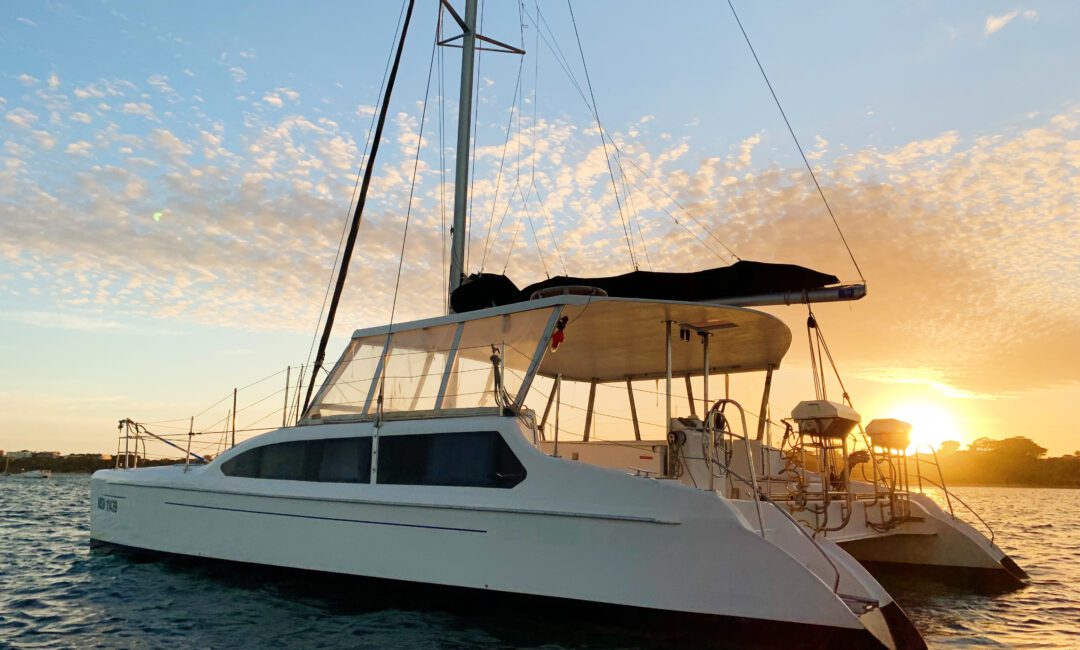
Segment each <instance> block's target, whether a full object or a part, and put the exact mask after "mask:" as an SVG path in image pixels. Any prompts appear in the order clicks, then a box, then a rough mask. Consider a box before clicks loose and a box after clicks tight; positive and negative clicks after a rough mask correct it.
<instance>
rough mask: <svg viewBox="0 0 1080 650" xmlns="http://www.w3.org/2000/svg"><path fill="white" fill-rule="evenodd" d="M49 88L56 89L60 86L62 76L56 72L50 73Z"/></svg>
mask: <svg viewBox="0 0 1080 650" xmlns="http://www.w3.org/2000/svg"><path fill="white" fill-rule="evenodd" d="M48 84H49V88H52V89H53V90H56V89H57V88H59V87H60V77H59V75H57V74H56V73H55V72H53V73H50V74H49V81H48Z"/></svg>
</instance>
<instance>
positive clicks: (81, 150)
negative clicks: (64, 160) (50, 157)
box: [65, 140, 94, 156]
mask: <svg viewBox="0 0 1080 650" xmlns="http://www.w3.org/2000/svg"><path fill="white" fill-rule="evenodd" d="M93 149H94V145H92V144H90V143H89V142H87V141H86V140H80V141H79V142H72V143H71V144H69V145H68V146H67V149H65V151H66V152H67V153H69V154H72V155H75V156H89V155H90V152H91V151H93Z"/></svg>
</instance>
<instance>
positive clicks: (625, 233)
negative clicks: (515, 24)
mask: <svg viewBox="0 0 1080 650" xmlns="http://www.w3.org/2000/svg"><path fill="white" fill-rule="evenodd" d="M566 7H567V8H568V9H569V10H570V21H571V22H572V23H573V24H574V37H575V38H576V39H577V46H578V53H579V54H580V55H581V67H582V68H583V69H584V70H585V83H586V85H587V86H588V87H589V97H590V98H592V113H593V116H594V117H595V118H596V126H597V130H599V131H600V143H601V144H602V145H603V148H604V162H605V163H607V168H608V175H609V176H611V190H612V191H613V192H614V193H615V205H616V206H617V207H618V209H619V221H620V222H621V223H622V228H623V237H625V238H626V248H627V249H629V251H630V263H631V264H633V266H634V270H635V271H637V270H638V263H637V258H636V257H635V256H634V244H633V242H631V241H630V231H629V230H628V229H627V225H626V215H625V214H624V213H623V206H622V201H621V200H620V199H619V187H618V184H617V183H616V182H615V170H614V169H612V167H611V155H610V154H609V153H608V146H607V138H606V137H605V136H604V129H603V127H602V126H601V124H600V109H599V108H598V107H597V105H596V94H595V93H593V87H592V79H591V78H590V77H589V66H588V64H587V63H585V49H584V48H583V47H582V46H581V34H580V33H579V32H578V27H577V19H576V18H574V5H573V4H572V3H571V2H570V0H566Z"/></svg>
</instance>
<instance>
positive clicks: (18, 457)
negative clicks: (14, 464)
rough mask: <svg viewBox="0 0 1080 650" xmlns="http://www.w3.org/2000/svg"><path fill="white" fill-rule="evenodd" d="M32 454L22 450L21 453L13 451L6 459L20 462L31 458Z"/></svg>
mask: <svg viewBox="0 0 1080 650" xmlns="http://www.w3.org/2000/svg"><path fill="white" fill-rule="evenodd" d="M33 455H34V452H32V451H27V450H25V449H23V450H22V451H13V452H11V453H9V454H8V458H10V459H11V460H22V459H23V458H31V457H33Z"/></svg>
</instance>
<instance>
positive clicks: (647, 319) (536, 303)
mask: <svg viewBox="0 0 1080 650" xmlns="http://www.w3.org/2000/svg"><path fill="white" fill-rule="evenodd" d="M669 324H670V328H671V340H672V343H671V352H672V354H671V372H672V375H673V376H676V377H682V376H687V375H690V376H700V375H702V374H703V373H704V371H705V366H704V360H705V346H704V344H703V343H702V339H703V337H704V336H707V337H708V339H709V346H708V358H709V371H710V372H711V373H728V372H749V371H754V370H764V369H767V368H770V367H772V368H776V367H778V366H779V365H780V361H781V359H783V356H784V354H785V353H786V352H787V349H788V346H789V345H790V344H791V331H790V330H789V329H788V328H787V326H786V325H784V323H783V322H781V321H780V320H779V319H778V318H776V317H774V316H771V315H769V314H765V313H763V312H759V311H754V310H750V309H744V308H740V307H728V306H716V305H707V304H701V303H688V302H675V301H657V300H638V299H628V298H609V297H598V296H575V295H566V296H553V297H550V298H543V299H539V300H531V301H527V302H522V303H515V304H510V305H503V306H500V307H493V308H489V309H481V310H476V311H471V312H467V313H464V314H450V315H448V316H441V317H438V318H431V319H427V320H421V321H413V322H409V323H398V324H394V325H392V326H389V325H383V326H380V327H373V328H368V329H361V330H357V331H356V332H355V333H354V334H353V338H352V341H351V342H350V343H349V346H348V347H347V348H346V350H345V352H344V354H343V355H342V357H341V359H340V360H339V361H338V363H337V365H335V366H334V369H333V370H332V371H331V373H330V375H329V377H328V378H327V380H326V382H325V383H324V384H323V387H322V389H321V390H320V391H319V395H318V396H317V397H316V399H315V402H314V403H313V404H314V406H313V408H312V410H311V411H310V414H311V417H312V418H316V419H317V418H327V417H337V416H342V417H357V416H359V417H365V416H370V415H371V414H372V413H373V410H374V408H375V405H376V404H377V403H378V399H377V397H378V395H380V394H381V395H382V408H383V412H384V413H387V412H395V411H397V412H418V411H431V412H435V413H438V412H441V411H445V410H449V409H462V408H474V407H484V406H493V405H494V403H495V401H496V395H495V393H496V391H497V389H496V383H497V381H496V373H495V372H494V368H495V367H496V366H498V367H499V369H500V371H501V372H500V373H499V376H500V379H501V384H502V389H503V390H505V392H506V394H508V395H509V396H510V397H511V398H513V397H514V396H515V395H517V396H518V399H519V401H520V400H524V397H525V394H527V392H528V388H529V385H530V384H531V382H532V379H533V378H534V377H535V375H537V374H540V375H544V376H547V377H555V376H557V375H562V377H563V379H565V380H570V381H597V382H601V383H603V382H622V381H625V380H627V379H653V378H660V377H664V376H665V375H666V374H667V338H668V334H667V332H668V326H669ZM560 326H561V330H560ZM556 332H560V333H561V336H558V335H556ZM556 341H558V345H557V346H555V345H554V344H555V342H556Z"/></svg>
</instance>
